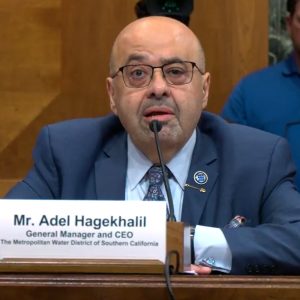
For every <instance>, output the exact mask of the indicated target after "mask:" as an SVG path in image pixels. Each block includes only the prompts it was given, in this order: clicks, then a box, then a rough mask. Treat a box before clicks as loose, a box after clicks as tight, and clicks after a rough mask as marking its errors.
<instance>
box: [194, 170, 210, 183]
mask: <svg viewBox="0 0 300 300" xmlns="http://www.w3.org/2000/svg"><path fill="white" fill-rule="evenodd" d="M194 181H195V182H196V183H197V184H205V183H207V181H208V176H207V174H206V173H205V172H203V171H197V172H196V173H195V174H194Z"/></svg>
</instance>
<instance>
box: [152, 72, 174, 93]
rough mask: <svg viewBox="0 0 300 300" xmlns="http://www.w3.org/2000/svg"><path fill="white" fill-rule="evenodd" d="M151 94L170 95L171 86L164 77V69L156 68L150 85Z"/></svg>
mask: <svg viewBox="0 0 300 300" xmlns="http://www.w3.org/2000/svg"><path fill="white" fill-rule="evenodd" d="M148 90H149V96H151V97H153V96H155V97H156V98H161V97H165V96H169V93H170V86H169V84H168V83H167V81H166V78H165V77H164V73H163V71H162V69H154V70H153V76H152V80H151V82H150V85H149V88H148Z"/></svg>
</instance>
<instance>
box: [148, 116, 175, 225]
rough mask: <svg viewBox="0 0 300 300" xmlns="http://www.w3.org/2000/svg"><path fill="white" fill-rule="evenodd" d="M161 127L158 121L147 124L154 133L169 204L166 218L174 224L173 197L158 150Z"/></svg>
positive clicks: (159, 150)
mask: <svg viewBox="0 0 300 300" xmlns="http://www.w3.org/2000/svg"><path fill="white" fill-rule="evenodd" d="M162 127H163V125H162V123H161V122H160V121H158V120H153V121H151V122H150V124H149V128H150V130H151V131H152V132H153V133H154V138H155V144H156V150H157V154H158V158H159V162H160V167H161V170H162V173H163V181H164V186H165V189H166V192H167V199H168V204H169V216H168V221H173V222H176V218H175V214H174V204H173V197H172V194H171V190H170V185H169V180H168V175H167V172H166V168H165V164H164V159H163V156H162V153H161V149H160V143H159V138H158V133H159V132H160V131H161V129H162Z"/></svg>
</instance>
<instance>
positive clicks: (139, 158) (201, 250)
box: [125, 130, 231, 272]
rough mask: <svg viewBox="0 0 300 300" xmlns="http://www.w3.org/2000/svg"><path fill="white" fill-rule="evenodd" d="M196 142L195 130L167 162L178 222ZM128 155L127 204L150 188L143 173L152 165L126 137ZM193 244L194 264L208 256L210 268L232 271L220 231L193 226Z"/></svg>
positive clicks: (226, 246) (227, 248) (225, 242)
mask: <svg viewBox="0 0 300 300" xmlns="http://www.w3.org/2000/svg"><path fill="white" fill-rule="evenodd" d="M195 143H196V130H194V132H193V134H192V136H191V137H190V139H189V140H188V141H187V143H186V144H185V145H184V147H183V148H182V149H181V150H180V151H179V152H178V153H177V154H176V155H175V156H174V157H173V158H172V159H171V161H169V162H168V163H167V167H168V168H169V170H170V171H171V173H172V176H171V177H170V178H169V184H170V190H171V193H172V196H173V202H174V213H175V217H176V220H177V221H180V220H181V212H182V205H183V196H184V185H185V183H186V180H187V176H188V172H189V168H190V164H191V159H192V154H193V150H194V146H195ZM127 156H128V166H127V177H126V191H125V198H126V200H127V201H130V200H142V199H143V198H144V196H145V195H146V193H147V190H148V185H149V184H148V182H147V179H146V178H145V174H146V173H147V171H148V170H149V168H150V167H151V166H152V165H153V162H151V161H150V160H149V159H148V158H147V157H146V156H145V155H144V154H143V153H142V152H141V151H140V150H139V149H137V148H136V146H135V145H134V144H133V142H132V140H131V138H130V137H129V136H128V150H127ZM162 192H163V194H164V196H165V199H167V195H166V190H165V187H164V186H162ZM194 245H195V261H196V263H201V261H204V260H207V258H208V257H209V258H213V260H214V262H215V264H214V266H212V267H215V268H216V269H218V270H222V271H223V272H229V271H230V270H231V251H230V249H229V246H228V244H227V241H226V239H225V237H224V235H223V233H222V231H221V230H220V229H219V228H213V227H206V226H199V225H198V226H196V229H195V238H194Z"/></svg>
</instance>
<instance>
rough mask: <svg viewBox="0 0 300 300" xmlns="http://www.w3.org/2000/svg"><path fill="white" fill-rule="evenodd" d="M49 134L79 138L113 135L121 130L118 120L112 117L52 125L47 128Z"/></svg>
mask: <svg viewBox="0 0 300 300" xmlns="http://www.w3.org/2000/svg"><path fill="white" fill-rule="evenodd" d="M47 128H48V130H49V131H50V133H52V134H55V135H71V136H77V137H78V136H80V137H82V138H84V137H88V136H87V135H105V134H108V133H110V134H113V133H114V132H116V131H120V130H122V129H123V128H122V125H121V123H120V121H119V119H118V118H117V117H116V116H114V115H107V116H105V117H98V118H81V119H71V120H66V121H61V122H57V123H53V124H50V125H48V126H47Z"/></svg>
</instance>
